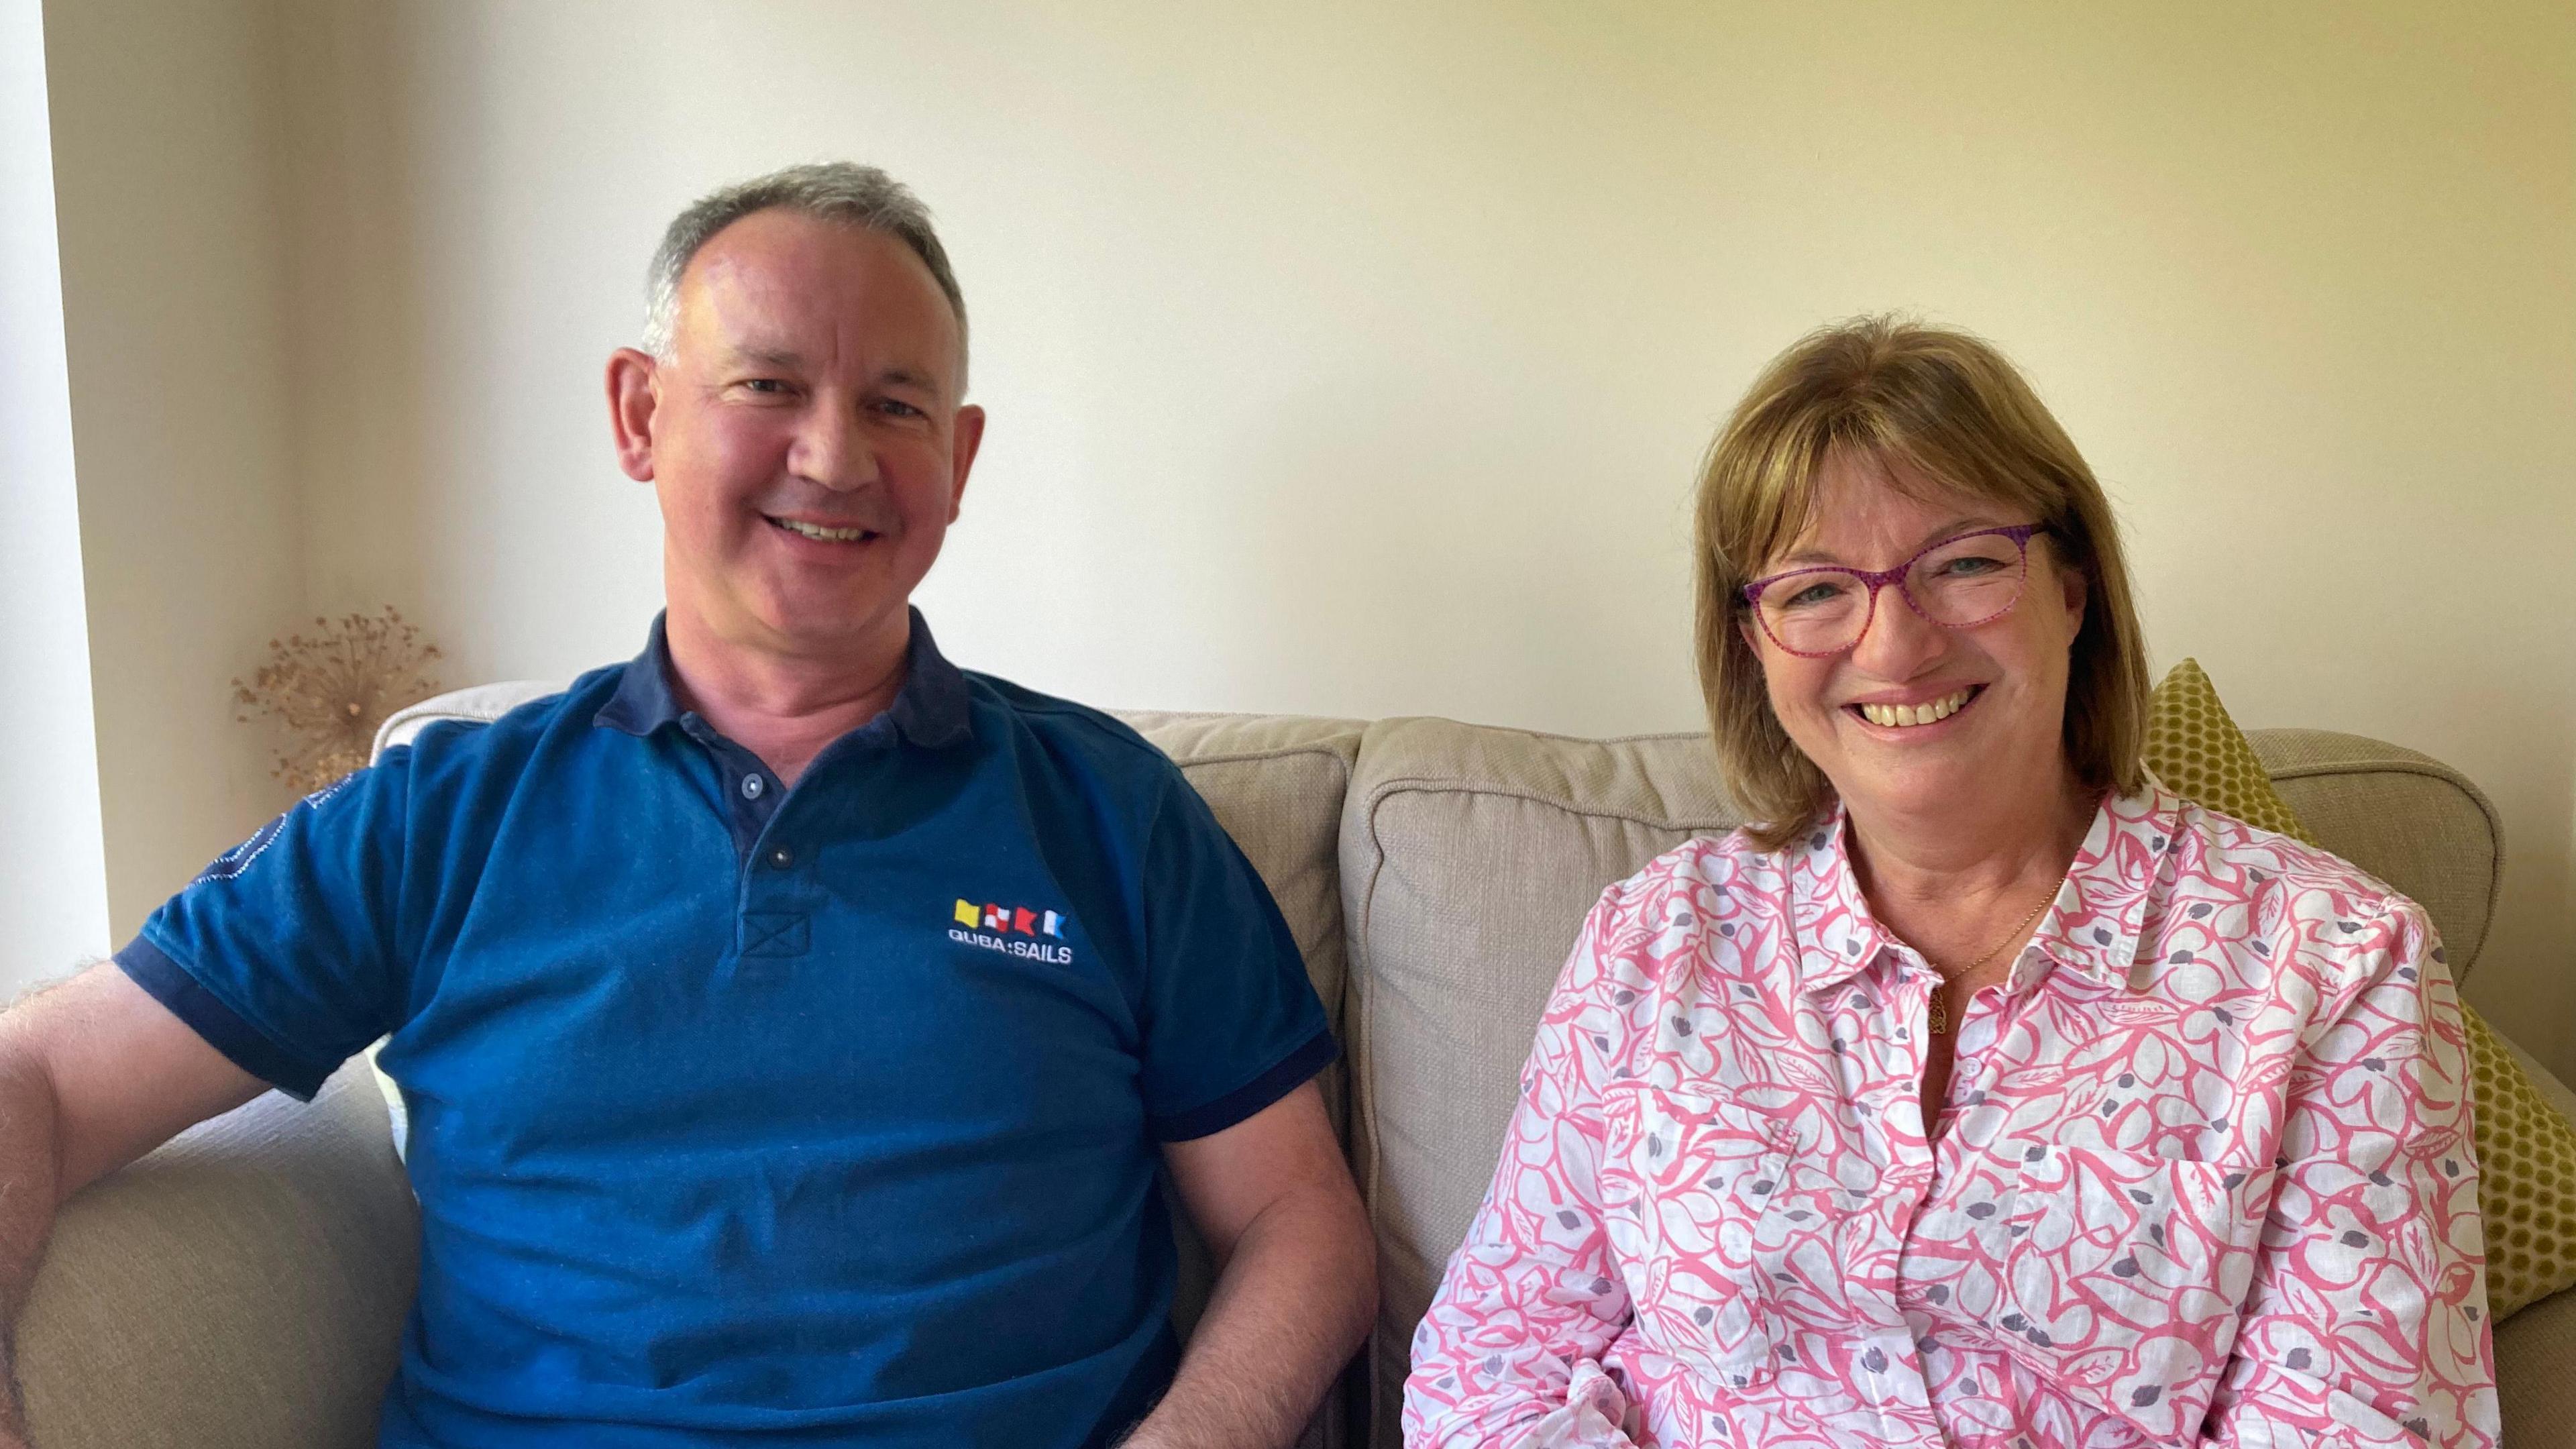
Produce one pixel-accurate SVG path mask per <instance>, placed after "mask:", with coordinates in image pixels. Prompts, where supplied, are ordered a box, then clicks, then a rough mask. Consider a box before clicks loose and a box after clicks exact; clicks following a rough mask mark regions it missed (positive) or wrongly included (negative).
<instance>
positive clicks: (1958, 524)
mask: <svg viewBox="0 0 2576 1449" xmlns="http://www.w3.org/2000/svg"><path fill="white" fill-rule="evenodd" d="M2003 526H2004V525H2003V524H2002V523H2001V522H2000V521H1998V520H1996V519H1993V518H1989V517H1986V516H1984V515H1982V514H1969V515H1967V516H1965V517H1962V518H1954V519H1951V520H1950V521H1949V522H1947V523H1945V524H1942V525H1941V526H1940V527H1938V528H1935V529H1931V530H1928V531H1927V532H1925V533H1924V535H1923V536H1922V537H1921V538H1918V539H1916V540H1915V541H1914V549H1913V550H1912V551H1914V552H1919V551H1921V550H1923V549H1926V548H1930V547H1931V546H1932V545H1934V544H1936V543H1939V542H1940V541H1941V540H1943V539H1945V538H1949V537H1951V536H1953V535H1955V534H1961V533H1967V532H1970V531H1972V530H1975V529H1980V528H2001V527H2003ZM1780 562H1782V563H1784V564H1791V565H1795V566H1798V567H1804V566H1806V565H1808V564H1828V565H1832V566H1833V567H1836V568H1853V567H1857V565H1854V564H1849V563H1845V562H1844V561H1843V560H1842V559H1841V558H1840V557H1838V556H1837V555H1835V554H1833V553H1831V552H1829V551H1827V550H1825V549H1821V548H1802V549H1800V550H1798V551H1797V552H1796V553H1793V554H1789V555H1787V556H1786V557H1784V558H1782V559H1781V560H1780Z"/></svg>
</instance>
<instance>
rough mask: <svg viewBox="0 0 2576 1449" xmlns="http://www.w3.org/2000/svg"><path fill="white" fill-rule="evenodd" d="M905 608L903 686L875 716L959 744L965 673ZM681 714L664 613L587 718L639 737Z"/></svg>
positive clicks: (965, 728)
mask: <svg viewBox="0 0 2576 1449" xmlns="http://www.w3.org/2000/svg"><path fill="white" fill-rule="evenodd" d="M909 612H910V615H911V620H912V636H911V639H910V640H909V642H907V643H906V644H905V646H904V674H903V687H902V688H901V689H899V690H897V691H896V692H895V697H894V703H893V704H891V705H889V706H887V707H886V712H885V713H884V714H882V715H880V716H878V719H880V720H883V721H885V722H886V723H889V724H891V725H892V726H893V727H894V730H895V732H896V733H897V734H899V735H900V736H902V737H903V738H904V739H906V740H909V741H911V742H912V743H913V744H916V745H919V746H921V747H922V748H923V749H930V750H937V749H945V748H947V747H948V746H950V745H955V744H961V743H963V742H965V741H966V740H967V739H968V738H970V737H972V736H973V734H974V725H973V722H972V710H971V708H970V705H971V702H972V701H971V694H970V691H969V689H968V687H967V683H966V675H965V672H964V671H963V670H960V669H959V668H958V667H957V666H956V665H954V664H951V663H949V662H948V657H947V656H946V655H944V654H941V653H940V652H939V645H938V643H937V642H936V641H935V640H933V639H932V638H931V637H930V625H929V623H928V622H927V621H925V620H924V619H923V618H922V617H921V611H920V610H919V609H912V610H910V611H909ZM683 713H685V711H683V710H682V709H681V708H680V701H679V696H678V694H677V692H676V691H674V690H673V689H672V687H671V644H670V640H669V638H668V636H667V635H666V634H665V632H664V622H663V616H662V615H660V614H656V615H654V616H653V632H652V636H651V637H650V638H648V639H647V640H646V641H645V643H644V652H643V653H641V654H638V655H636V656H635V658H634V660H633V661H632V662H630V663H629V664H628V665H627V666H626V671H625V674H624V676H623V677H622V678H620V679H619V680H618V681H617V692H616V693H615V694H613V695H610V696H609V699H608V703H606V704H604V705H601V706H600V707H599V712H598V713H596V714H594V715H592V716H591V723H593V724H597V725H606V726H607V727H608V728H610V729H613V730H622V731H624V732H625V733H627V734H630V735H637V736H643V735H649V734H651V733H653V731H655V730H657V729H660V728H661V727H662V726H664V725H666V724H677V723H678V722H679V720H680V717H681V715H682V714H683ZM875 722H876V721H870V724H874V723H875ZM861 728H867V726H861Z"/></svg>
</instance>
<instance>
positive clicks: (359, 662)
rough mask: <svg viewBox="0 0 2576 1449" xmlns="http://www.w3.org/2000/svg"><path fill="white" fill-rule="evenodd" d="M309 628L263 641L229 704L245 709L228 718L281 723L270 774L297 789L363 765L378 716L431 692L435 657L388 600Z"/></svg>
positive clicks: (236, 682)
mask: <svg viewBox="0 0 2576 1449" xmlns="http://www.w3.org/2000/svg"><path fill="white" fill-rule="evenodd" d="M313 626H314V628H315V630H316V633H315V635H314V637H312V638H310V639H307V638H305V637H304V636H303V635H302V634H300V633H298V634H289V635H287V636H286V638H285V639H284V640H283V641H282V642H281V641H279V640H276V639H271V640H269V641H268V651H269V662H268V663H266V664H264V665H261V666H260V667H259V668H258V669H257V670H254V671H253V672H252V674H251V679H250V682H249V683H248V684H244V683H243V682H242V681H241V680H239V679H235V680H234V681H233V703H234V704H235V705H236V706H238V707H239V708H240V709H242V710H243V711H245V712H244V713H239V714H236V715H235V716H234V718H235V719H237V720H240V721H241V722H243V723H245V724H247V723H249V722H250V719H251V715H252V714H254V713H256V714H265V715H273V716H275V717H276V719H277V722H278V723H279V725H281V726H282V727H283V728H284V730H285V732H286V734H287V736H288V744H287V746H286V748H284V749H281V750H279V751H278V753H277V770H276V775H277V778H279V779H280V780H283V781H285V782H286V783H287V784H289V785H291V786H293V787H294V789H295V790H296V791H297V792H298V793H299V794H309V793H311V792H313V791H315V790H319V789H321V788H322V787H323V786H325V785H328V784H330V783H331V782H333V781H335V780H337V779H339V778H340V777H341V776H343V775H346V774H348V773H349V772H350V771H352V770H356V769H359V768H361V767H362V766H364V765H365V764H366V763H367V752H368V751H369V749H370V748H372V747H373V745H374V743H375V738H376V727H377V726H378V725H381V724H383V723H384V721H385V717H386V716H388V715H390V714H392V713H393V712H394V711H395V710H397V709H400V708H402V707H403V706H404V705H407V704H410V703H413V702H414V701H416V700H421V699H426V698H428V697H429V696H430V695H433V694H436V693H437V692H438V681H437V680H436V679H435V678H433V677H432V676H431V675H430V674H429V673H428V665H429V662H430V661H431V660H434V659H438V658H440V657H442V656H441V655H440V653H439V650H438V646H437V645H435V644H424V643H422V642H421V638H420V630H419V628H418V627H417V626H415V625H412V624H408V623H405V622H404V621H403V617H402V614H401V613H400V612H399V611H397V610H396V609H394V607H393V606H392V605H390V604H388V605H387V606H385V609H384V612H383V613H381V614H349V615H345V616H343V617H342V618H341V619H340V621H339V622H338V623H337V624H336V625H335V624H333V623H332V622H331V621H330V620H328V619H322V618H316V619H315V620H314V621H313Z"/></svg>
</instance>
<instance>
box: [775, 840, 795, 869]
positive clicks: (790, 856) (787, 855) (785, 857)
mask: <svg viewBox="0 0 2576 1449" xmlns="http://www.w3.org/2000/svg"><path fill="white" fill-rule="evenodd" d="M795 863H796V852H795V851H793V850H790V849H788V848H787V847H786V846H783V845H773V846H771V847H770V848H769V868H770V869H771V870H785V869H787V868H788V867H789V866H792V865H794V864H795Z"/></svg>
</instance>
